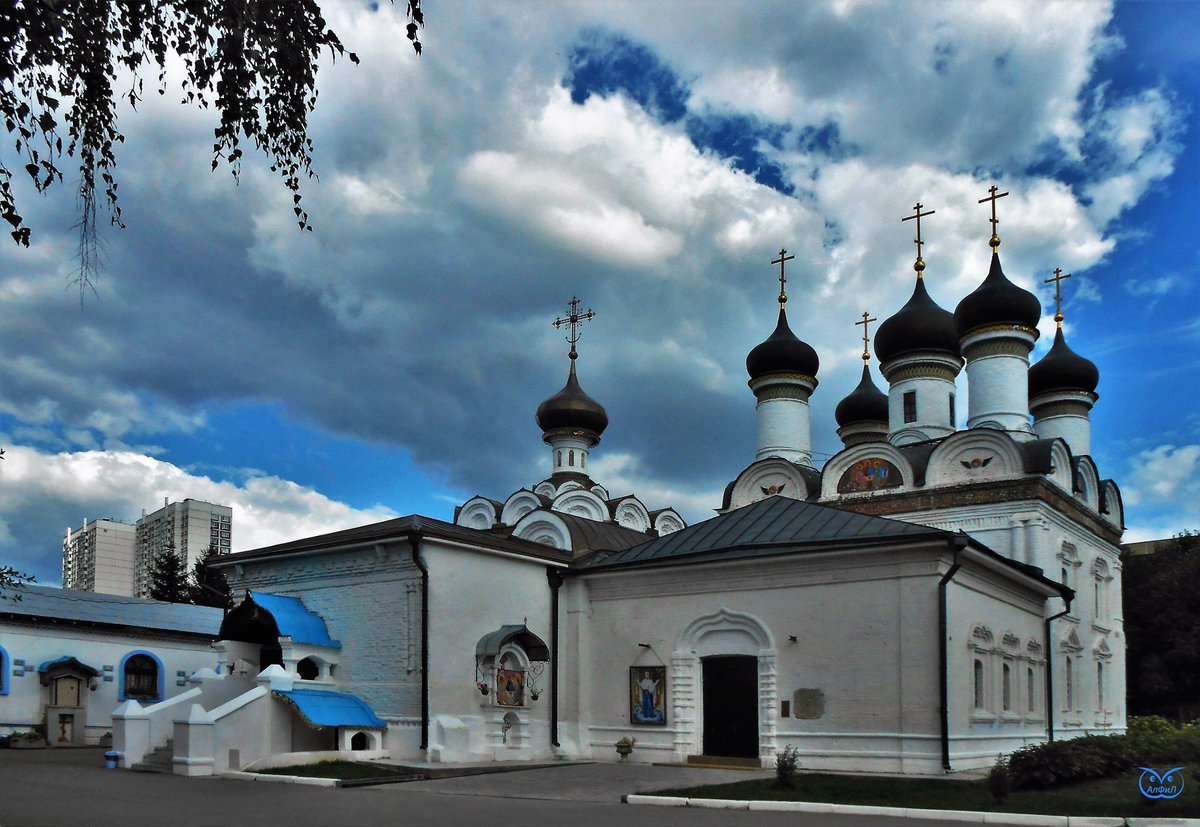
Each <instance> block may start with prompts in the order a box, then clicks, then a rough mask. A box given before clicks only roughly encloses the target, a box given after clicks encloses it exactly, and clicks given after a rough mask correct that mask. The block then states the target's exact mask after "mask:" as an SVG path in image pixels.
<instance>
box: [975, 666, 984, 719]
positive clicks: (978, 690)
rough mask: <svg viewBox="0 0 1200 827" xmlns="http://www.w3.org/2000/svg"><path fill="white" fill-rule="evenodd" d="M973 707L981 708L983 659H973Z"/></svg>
mask: <svg viewBox="0 0 1200 827" xmlns="http://www.w3.org/2000/svg"><path fill="white" fill-rule="evenodd" d="M975 708H976V709H983V661H981V660H976V661H975Z"/></svg>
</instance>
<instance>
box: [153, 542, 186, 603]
mask: <svg viewBox="0 0 1200 827" xmlns="http://www.w3.org/2000/svg"><path fill="white" fill-rule="evenodd" d="M190 592H191V589H189V588H188V575H187V571H186V569H185V568H184V564H183V561H182V560H180V559H179V555H178V554H176V553H175V547H174V546H164V547H163V548H162V549H160V550H159V552H158V554H156V555H154V559H153V560H152V561H151V563H150V598H151V599H152V600H164V601H166V602H167V603H189V602H191V601H190V598H191V594H190Z"/></svg>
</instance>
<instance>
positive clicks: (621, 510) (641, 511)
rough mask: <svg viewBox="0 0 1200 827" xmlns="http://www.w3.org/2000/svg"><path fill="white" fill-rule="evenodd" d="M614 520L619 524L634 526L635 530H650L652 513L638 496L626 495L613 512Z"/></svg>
mask: <svg viewBox="0 0 1200 827" xmlns="http://www.w3.org/2000/svg"><path fill="white" fill-rule="evenodd" d="M613 520H614V521H615V522H616V523H617V525H622V526H625V527H626V528H632V529H633V530H634V531H643V532H645V531H649V530H650V514H649V512H648V511H646V506H644V505H642V501H641V500H639V499H638V498H637V497H626V498H625V499H623V500H621V502H620V503H619V504H618V505H617V508H616V510H615V511H614V512H613Z"/></svg>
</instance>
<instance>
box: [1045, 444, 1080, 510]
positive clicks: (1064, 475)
mask: <svg viewBox="0 0 1200 827" xmlns="http://www.w3.org/2000/svg"><path fill="white" fill-rule="evenodd" d="M1074 464H1075V463H1074V461H1073V459H1072V457H1071V449H1070V448H1068V447H1067V443H1065V442H1063V441H1062V440H1061V439H1056V440H1054V442H1053V443H1052V444H1051V446H1050V474H1049V475H1048V476H1047V479H1049V480H1050V481H1051V482H1052V483H1054V484H1055V485H1057V486H1058V487H1059V488H1061V489H1062V490H1063V491H1066V492H1067V493H1068V494H1070V495H1072V496H1074V495H1075V469H1074V468H1073V467H1072V466H1073V465H1074Z"/></svg>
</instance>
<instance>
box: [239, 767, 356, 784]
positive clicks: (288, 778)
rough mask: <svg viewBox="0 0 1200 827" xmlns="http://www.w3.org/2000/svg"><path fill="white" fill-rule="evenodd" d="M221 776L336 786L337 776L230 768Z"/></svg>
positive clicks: (279, 782) (278, 782)
mask: <svg viewBox="0 0 1200 827" xmlns="http://www.w3.org/2000/svg"><path fill="white" fill-rule="evenodd" d="M217 775H218V777H220V778H236V779H238V780H239V781H267V782H273V783H275V784H303V785H305V786H308V787H336V786H337V783H338V782H337V779H336V778H309V777H307V776H303V775H265V774H263V773H257V772H238V771H236V770H228V771H226V772H222V773H218V774H217Z"/></svg>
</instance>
